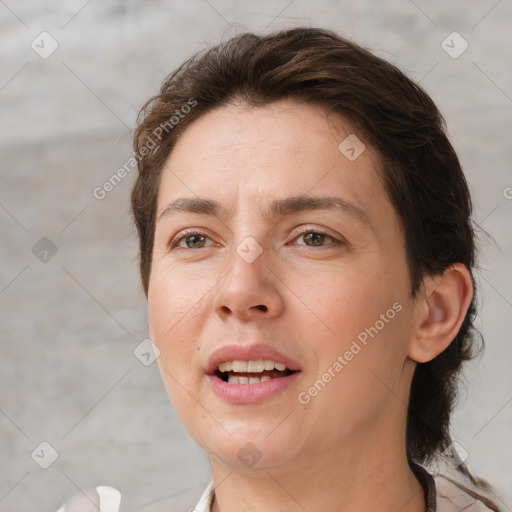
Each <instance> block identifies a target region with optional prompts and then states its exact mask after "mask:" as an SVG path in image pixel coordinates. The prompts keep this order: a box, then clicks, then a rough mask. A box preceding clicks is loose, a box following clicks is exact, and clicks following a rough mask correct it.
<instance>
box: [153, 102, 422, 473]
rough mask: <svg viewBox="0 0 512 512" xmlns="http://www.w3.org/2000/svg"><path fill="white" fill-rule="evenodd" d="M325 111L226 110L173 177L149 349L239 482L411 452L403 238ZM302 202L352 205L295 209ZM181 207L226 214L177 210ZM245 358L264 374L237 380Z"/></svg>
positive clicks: (188, 421)
mask: <svg viewBox="0 0 512 512" xmlns="http://www.w3.org/2000/svg"><path fill="white" fill-rule="evenodd" d="M326 113H327V111H326V110H324V109H323V108H322V107H319V106H314V105H311V104H307V103H298V102H297V101H294V100H290V99H287V100H282V101H279V102H275V103H272V104H271V105H269V106H267V107H265V108H249V107H245V106H244V107H235V106H229V107H222V108H218V109H216V110H213V111H211V112H209V113H207V114H206V115H204V116H203V117H201V118H199V119H198V120H196V121H195V122H194V123H193V124H191V125H190V127H188V128H187V129H186V130H185V131H184V133H183V134H182V135H181V136H180V137H179V139H178V142H177V144H176V146H175V148H174V150H173V151H172V153H171V154H170V156H169V158H168V160H167V163H166V167H165V169H164V171H163V173H162V178H161V184H160V189H159V194H158V206H157V223H156V231H155V242H154V251H153V260H152V273H151V278H150V283H149V291H148V308H149V328H150V337H151V339H152V340H153V342H154V343H155V344H156V345H157V346H158V348H159V349H160V356H159V359H158V362H159V365H160V371H161V373H162V377H163V380H164V383H165V386H166V389H167V392H168V394H169V397H170V399H171V401H172V404H173V406H174V408H175V411H176V413H177V414H178V416H179V418H180V419H181V421H182V422H183V424H184V426H185V428H186V429H187V431H188V432H189V433H190V435H191V436H192V437H193V438H194V439H195V441H196V442H197V443H198V444H199V445H200V446H201V447H203V448H204V449H205V450H206V451H207V452H208V454H210V456H212V457H213V458H214V459H215V460H216V461H217V462H220V463H221V464H224V465H226V466H228V467H230V468H237V470H240V471H243V470H245V468H248V467H249V468H251V471H255V470H257V469H262V470H268V469H271V468H278V467H285V468H288V469H289V468H290V467H293V465H294V464H297V465H298V464H300V463H301V462H303V461H307V460H312V459H311V457H322V456H332V455H333V453H334V454H336V451H344V452H345V454H346V453H348V452H350V451H352V452H353V453H356V452H357V453H358V454H361V453H363V452H364V451H365V450H367V451H368V450H373V449H375V446H376V444H377V443H378V442H381V441H382V439H387V440H389V438H396V439H397V443H398V444H399V446H402V445H403V444H404V436H405V430H403V428H402V427H403V426H404V424H405V416H406V410H405V402H406V401H407V397H408V391H409V384H410V378H411V376H412V372H413V370H414V363H413V362H412V361H411V360H410V359H408V358H407V356H406V354H407V348H408V344H409V341H410V339H411V332H412V326H413V315H414V305H413V303H412V302H411V299H410V296H409V289H410V285H409V278H408V271H407V265H406V259H405V245H404V236H403V233H402V231H401V228H400V224H399V219H398V216H397V214H396V212H395V211H394V209H393V207H392V205H391V203H390V201H389V199H388V197H387V195H386V194H385V192H384V189H383V185H382V183H381V182H380V180H379V178H378V176H377V173H376V166H377V158H376V155H375V152H374V151H373V150H372V148H371V147H369V146H368V145H367V146H366V148H364V147H363V146H361V145H360V141H359V142H358V141H357V139H355V138H354V130H353V128H352V127H351V126H350V124H348V123H347V122H346V121H344V120H342V119H340V118H336V119H334V118H333V119H332V120H333V121H334V124H333V123H331V126H330V125H329V123H328V121H327V117H326ZM347 137H348V139H347ZM361 151H362V152H361ZM359 153H360V154H359ZM299 196H304V197H305V198H306V199H307V198H311V199H312V198H324V197H331V198H338V199H339V204H338V206H336V205H332V204H331V206H330V207H328V205H327V206H326V205H324V206H323V207H321V208H312V207H311V204H309V206H308V202H307V200H302V201H299V200H297V201H292V200H288V201H286V200H287V199H289V198H294V197H295V198H297V197H299ZM183 198H190V199H193V200H195V201H196V206H197V201H199V200H209V201H212V202H213V201H215V202H216V203H218V205H219V210H218V211H215V212H213V213H211V212H209V208H206V207H205V205H203V206H202V207H201V208H196V211H186V210H187V208H185V206H186V205H187V203H186V202H184V201H183V202H181V203H179V204H180V205H181V206H182V207H183V208H181V207H180V208H178V207H176V205H177V204H178V203H175V207H174V208H168V206H169V204H170V203H173V202H176V201H177V200H178V199H183ZM318 205H320V206H322V205H321V204H320V203H317V206H318ZM189 206H190V204H189ZM192 206H193V205H192ZM206 206H208V205H206ZM166 209H167V210H166ZM192 209H193V208H192ZM164 211H165V213H163V212H164ZM162 214H163V215H162ZM193 231H197V232H199V233H195V234H193V233H191V232H193ZM185 235H187V236H186V237H185ZM184 237H185V238H184ZM173 240H174V241H176V245H175V246H174V247H171V245H172V242H173ZM233 360H237V361H249V360H251V361H258V360H259V363H258V362H257V363H250V364H249V365H247V364H246V363H240V362H238V363H235V365H234V368H233V369H232V370H231V372H227V370H229V369H230V368H231V365H230V362H231V361H233ZM265 360H267V361H271V362H270V363H268V362H267V363H266V365H265V362H264V361H265ZM261 361H263V362H261ZM272 362H273V363H283V364H284V365H286V367H287V368H289V369H291V370H295V371H294V372H293V373H292V374H290V375H288V373H289V372H286V371H284V372H283V371H281V369H282V366H280V365H277V366H276V365H275V364H273V363H272ZM219 363H228V364H227V367H226V366H224V365H221V368H220V369H219ZM265 368H267V369H265ZM268 368H273V370H270V369H268ZM220 370H225V371H224V373H222V374H221V373H220ZM262 370H264V371H262ZM246 372H247V374H246ZM262 376H264V378H263V379H261V377H262ZM240 377H241V381H240V380H238V379H239V378H240ZM226 378H228V379H229V380H231V382H225V381H224V380H223V379H226ZM249 379H252V380H251V381H249ZM246 381H247V382H250V383H248V384H247V383H245V382H246ZM237 382H238V383H237ZM247 443H251V444H247Z"/></svg>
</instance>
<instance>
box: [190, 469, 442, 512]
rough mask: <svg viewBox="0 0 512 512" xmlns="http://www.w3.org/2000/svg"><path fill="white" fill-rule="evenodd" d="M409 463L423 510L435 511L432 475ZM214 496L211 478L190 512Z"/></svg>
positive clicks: (202, 511)
mask: <svg viewBox="0 0 512 512" xmlns="http://www.w3.org/2000/svg"><path fill="white" fill-rule="evenodd" d="M409 464H410V466H411V469H412V470H413V471H414V474H415V475H416V477H417V478H418V480H419V482H420V484H421V486H422V487H423V492H424V493H425V503H426V507H425V512H436V484H435V481H434V477H433V476H432V475H431V474H430V473H429V472H428V471H427V470H426V469H425V468H423V467H422V466H420V465H418V464H416V463H414V462H412V461H409ZM214 496H215V487H214V485H213V480H212V481H210V483H209V484H208V487H207V488H206V489H205V490H204V492H203V494H202V495H201V497H200V498H199V501H198V502H197V505H196V506H195V508H194V510H193V511H192V512H211V510H212V505H213V498H214Z"/></svg>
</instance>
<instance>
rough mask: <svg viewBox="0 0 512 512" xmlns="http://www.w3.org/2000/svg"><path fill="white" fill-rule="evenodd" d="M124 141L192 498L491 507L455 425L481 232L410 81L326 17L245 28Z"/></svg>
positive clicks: (204, 503) (188, 72) (345, 507)
mask: <svg viewBox="0 0 512 512" xmlns="http://www.w3.org/2000/svg"><path fill="white" fill-rule="evenodd" d="M134 148H135V153H136V158H137V161H138V167H139V175H138V177H137V180H136V182H135V184H134V187H133V190H132V196H131V201H132V202H131V206H132V212H133V215H134V220H135V225H136V227H137V230H138V235H139V241H140V272H141V280H142V285H143V288H144V292H145V294H146V296H147V298H148V318H149V331H150V338H151V340H152V341H153V343H154V345H155V346H156V347H157V348H158V351H159V353H160V355H159V358H158V362H159V366H160V371H161V374H162V377H163V381H164V384H165V386H166V389H167V392H168V394H169V397H170V400H171V402H172V404H173V407H174V409H175V411H176V413H177V415H178V416H179V418H180V420H181V421H182V423H183V424H184V426H185V428H186V429H187V431H188V432H189V433H190V435H191V436H192V437H193V438H194V440H195V441H196V442H197V443H198V444H199V445H200V446H201V447H202V448H203V449H204V450H205V451H206V452H207V453H208V455H209V460H210V465H211V472H212V482H211V483H210V485H209V486H208V488H207V489H206V490H205V492H204V494H203V496H202V497H201V499H200V501H199V503H198V504H197V506H196V508H195V509H194V510H196V511H212V512H220V511H221V512H230V511H234V510H240V509H242V508H243V509H244V510H254V511H256V510H265V511H273V510H276V511H277V510H279V511H283V510H286V511H295V510H297V511H299V510H301V511H303V510H307V511H314V510H336V511H359V510H379V511H388V510H389V511H395V512H396V511H398V510H400V511H401V512H413V511H415V512H416V511H434V510H437V511H438V512H442V511H452V510H453V511H455V510H462V509H464V510H467V511H476V510H482V511H487V510H500V509H499V508H498V506H497V505H496V504H495V503H494V502H493V501H492V500H491V499H490V498H489V497H487V496H486V495H489V494H490V492H491V488H490V487H489V486H488V484H487V483H486V482H484V481H482V480H480V479H478V478H476V477H474V476H472V475H471V474H470V472H469V470H468V469H467V467H466V465H465V464H464V453H463V450H462V449H461V447H459V446H458V445H457V444H454V443H452V440H451V437H450V429H449V427H450V416H451V412H452V409H453V405H454V400H455V396H456V391H457V387H456V377H457V375H458V374H459V372H460V370H461V367H462V364H463V362H464V361H467V360H469V359H470V358H471V357H472V356H473V355H474V347H473V344H474V338H473V319H474V316H475V304H474V296H475V282H474V279H473V273H472V272H473V268H474V264H475V259H474V258H475V246H474V233H473V229H472V224H471V200H470V195H469V191H468V188H467V185H466V181H465V178H464V175H463V173H462V170H461V167H460V164H459V161H458V159H457V156H456V154H455V152H454V150H453V148H452V146H451V144H450V143H449V141H448V139H447V137H446V134H445V131H444V121H443V118H442V117H441V114H440V113H439V111H438V110H437V108H436V106H435V105H434V104H433V102H432V100H431V99H430V98H429V97H428V96H427V95H426V93H425V92H424V91H423V90H422V89H421V88H420V87H419V86H417V85H416V84H414V83H413V82H411V81H410V80H409V79H408V78H406V77H405V76H404V75H403V74H402V73H401V72H400V71H399V70H398V69H397V68H396V67H394V66H392V65H391V64H389V63H388V62H386V61H384V60H382V59H380V58H377V57H376V56H374V55H372V54H371V53H369V52H368V51H366V50H364V49H362V48H360V47H359V46H357V45H355V44H354V43H352V42H350V41H348V40H346V39H344V38H342V37H340V36H339V35H337V34H335V33H333V32H330V31H328V30H322V29H316V28H295V29H290V30H284V31H281V32H278V33H275V34H272V35H269V36H263V37H259V36H256V35H254V34H242V35H240V36H237V37H235V38H233V39H231V40H229V41H227V42H226V43H223V44H221V45H219V46H217V47H215V48H212V49H210V50H208V51H205V52H202V53H200V54H198V55H196V56H194V57H192V58H191V59H190V60H188V61H187V62H185V63H184V64H183V65H182V66H181V67H180V68H179V69H177V70H176V71H174V72H173V73H172V74H171V75H170V76H169V77H168V79H167V80H166V81H165V82H164V84H163V85H162V88H161V91H160V94H158V95H157V96H155V97H154V98H151V99H150V100H149V101H148V102H147V103H146V104H145V106H144V107H143V109H142V111H141V114H140V116H139V120H138V127H137V130H136V133H135V138H134ZM443 462H444V465H445V468H444V469H445V471H448V470H449V469H450V468H452V469H454V471H455V470H456V473H457V474H458V475H459V476H460V478H456V477H454V476H453V475H452V476H450V475H449V474H448V473H447V474H445V475H444V476H441V475H440V474H438V472H437V471H436V472H434V474H431V473H430V472H429V471H428V470H427V469H426V467H429V466H430V467H432V468H434V467H436V464H437V467H441V468H442V467H443V466H442V464H443ZM462 481H464V483H461V482H462ZM99 493H100V495H101V494H103V493H110V495H109V496H106V497H105V498H104V499H110V500H111V501H112V503H111V505H105V506H110V509H111V510H113V511H114V512H115V511H116V510H117V509H118V507H119V499H120V495H119V494H115V493H116V491H115V490H112V489H109V488H101V489H100V490H99ZM104 503H106V502H105V501H104ZM103 508H105V507H103ZM110 509H109V510H110ZM66 510H67V509H66Z"/></svg>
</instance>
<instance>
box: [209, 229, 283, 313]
mask: <svg viewBox="0 0 512 512" xmlns="http://www.w3.org/2000/svg"><path fill="white" fill-rule="evenodd" d="M252 232H253V233H254V231H252ZM233 240H235V243H234V245H233V247H232V250H230V251H229V253H228V257H227V260H226V265H227V268H226V270H227V272H225V273H224V276H223V277H222V278H221V279H220V281H219V283H218V286H217V287H216V290H215V295H214V301H213V307H214V309H215V310H216V312H217V313H221V312H223V313H226V312H228V311H230V312H231V313H232V314H233V315H235V316H238V317H240V318H246V317H248V316H250V315H251V314H255V313H260V314H261V311H264V312H267V311H269V313H267V314H270V315H275V314H279V311H280V310H281V308H282V298H281V296H280V293H279V290H278V289H277V288H276V286H275V283H276V280H275V279H272V276H271V274H272V272H271V270H270V261H269V259H268V256H269V252H268V250H265V249H264V247H263V246H262V245H261V244H260V243H259V242H258V241H257V240H256V238H255V237H254V236H253V235H250V234H247V232H245V233H235V234H234V235H233Z"/></svg>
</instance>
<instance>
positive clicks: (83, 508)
mask: <svg viewBox="0 0 512 512" xmlns="http://www.w3.org/2000/svg"><path fill="white" fill-rule="evenodd" d="M434 482H435V484H436V512H462V511H463V512H491V509H490V508H488V507H486V506H485V505H484V504H483V503H482V502H481V501H480V500H476V499H475V498H472V497H471V496H469V495H468V494H467V493H466V492H464V491H463V490H462V489H460V488H459V487H457V486H456V485H455V484H453V483H451V482H450V481H449V480H447V479H445V478H443V477H442V476H436V477H434ZM96 491H97V493H98V499H99V501H98V502H97V503H96V504H94V503H93V502H91V500H89V499H88V498H87V497H84V496H83V495H82V496H78V497H77V498H78V501H77V500H76V499H74V500H71V501H70V502H69V503H68V504H67V505H65V506H64V505H63V506H62V507H61V508H59V510H57V512H88V510H89V509H90V510H91V511H92V510H94V511H96V512H97V511H98V507H99V509H100V511H101V512H119V506H120V503H121V493H120V492H119V491H118V490H117V489H114V488H113V487H107V486H99V487H96ZM213 495H214V485H213V481H211V482H210V483H209V484H208V486H207V487H206V489H205V490H204V492H203V494H202V495H201V497H200V498H199V501H198V502H197V505H196V506H195V508H194V509H190V512H211V505H212V502H213Z"/></svg>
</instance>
